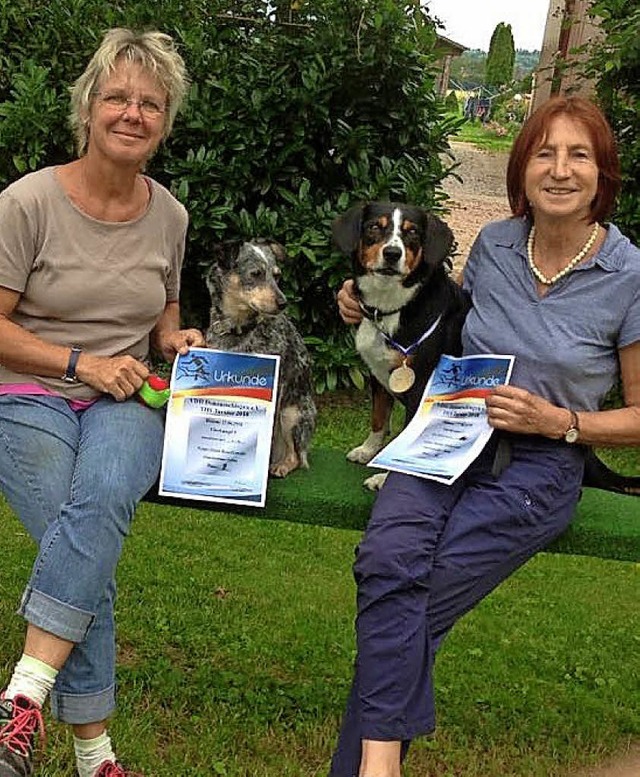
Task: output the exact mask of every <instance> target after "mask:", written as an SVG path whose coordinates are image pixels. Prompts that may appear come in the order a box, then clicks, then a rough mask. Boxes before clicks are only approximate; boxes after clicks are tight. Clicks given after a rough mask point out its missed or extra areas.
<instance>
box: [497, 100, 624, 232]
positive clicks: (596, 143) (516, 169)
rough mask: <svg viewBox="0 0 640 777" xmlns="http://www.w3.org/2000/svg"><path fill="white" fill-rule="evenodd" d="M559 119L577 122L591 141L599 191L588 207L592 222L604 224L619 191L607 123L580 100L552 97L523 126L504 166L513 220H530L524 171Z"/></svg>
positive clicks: (617, 168)
mask: <svg viewBox="0 0 640 777" xmlns="http://www.w3.org/2000/svg"><path fill="white" fill-rule="evenodd" d="M558 116H567V117H569V118H570V119H573V120H574V121H577V122H580V124H582V126H583V127H584V128H585V129H586V131H587V132H588V134H589V137H590V138H591V143H592V144H593V149H594V152H595V157H596V164H597V166H598V191H597V193H596V196H595V197H594V199H593V202H592V203H591V220H592V221H604V220H606V219H607V217H608V216H609V215H610V214H611V212H612V211H613V207H614V204H615V200H616V197H617V196H618V192H619V191H620V183H621V178H620V162H619V161H618V151H617V148H616V141H615V138H614V136H613V132H612V130H611V127H610V126H609V123H608V122H607V120H606V119H605V117H604V115H603V114H602V112H601V111H600V109H599V108H597V107H596V106H595V105H594V104H593V103H592V102H589V100H585V99H583V98H582V97H552V98H550V99H549V100H547V101H546V102H544V103H542V105H541V106H540V107H539V108H538V109H537V110H536V111H534V112H533V113H532V114H531V116H530V117H529V118H528V119H527V121H526V122H525V123H524V125H523V127H522V129H521V130H520V133H519V134H518V137H517V138H516V139H515V141H514V144H513V147H512V148H511V154H510V155H509V164H508V166H507V194H508V197H509V205H510V206H511V211H512V213H513V215H514V216H527V217H528V218H531V217H532V213H531V207H530V205H529V202H528V201H527V196H526V194H525V187H524V176H525V170H526V167H527V164H528V162H529V160H530V159H531V156H532V155H533V153H534V151H535V150H536V149H537V148H538V147H539V146H540V145H541V144H542V143H543V142H544V140H545V137H546V135H547V132H548V129H549V125H550V124H551V121H552V120H553V119H555V118H556V117H558Z"/></svg>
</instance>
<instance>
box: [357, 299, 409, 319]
mask: <svg viewBox="0 0 640 777" xmlns="http://www.w3.org/2000/svg"><path fill="white" fill-rule="evenodd" d="M358 305H359V306H360V310H361V311H362V315H363V316H364V317H365V318H368V319H369V321H379V320H380V319H381V318H382V316H392V315H393V314H394V313H399V312H400V311H401V310H402V307H399V308H396V309H395V310H385V311H384V312H383V311H382V310H380V308H372V307H371V306H370V305H365V303H364V302H363V301H362V300H361V299H359V300H358ZM403 307H404V306H403Z"/></svg>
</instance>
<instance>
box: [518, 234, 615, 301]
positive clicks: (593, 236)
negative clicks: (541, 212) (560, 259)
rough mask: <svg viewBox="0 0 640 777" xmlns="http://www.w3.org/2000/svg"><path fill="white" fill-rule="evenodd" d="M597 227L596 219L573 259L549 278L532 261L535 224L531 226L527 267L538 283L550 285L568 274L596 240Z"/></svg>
mask: <svg viewBox="0 0 640 777" xmlns="http://www.w3.org/2000/svg"><path fill="white" fill-rule="evenodd" d="M599 229H600V225H599V224H598V222H597V221H596V223H595V224H594V225H593V230H592V232H591V234H590V235H589V239H588V240H587V242H586V243H585V244H584V245H583V246H582V248H581V249H580V251H578V253H577V254H576V255H575V256H574V257H573V259H572V260H571V261H570V262H569V264H567V266H566V267H563V268H562V270H559V271H558V272H557V273H556V274H555V275H554V276H552V277H551V278H547V276H546V275H545V274H544V273H543V272H542V271H541V270H540V269H539V268H538V267H537V266H536V263H535V262H534V261H533V241H534V238H535V234H536V228H535V226H532V227H531V232H529V239H528V240H527V258H528V259H529V267H530V268H531V272H532V273H533V274H534V275H535V277H536V278H537V279H538V280H539V281H540V283H544V284H545V286H551V285H552V284H554V283H555V282H556V281H559V280H560V278H564V276H565V275H568V274H569V273H570V272H571V271H572V270H573V269H574V267H575V266H576V265H577V264H579V263H580V262H581V261H582V260H583V259H584V258H585V256H586V255H587V254H588V253H589V251H590V250H591V249H592V248H593V244H594V243H595V242H596V238H597V237H598V230H599Z"/></svg>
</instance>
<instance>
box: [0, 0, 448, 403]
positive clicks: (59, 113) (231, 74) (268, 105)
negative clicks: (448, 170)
mask: <svg viewBox="0 0 640 777" xmlns="http://www.w3.org/2000/svg"><path fill="white" fill-rule="evenodd" d="M272 5H274V6H276V5H277V4H272ZM281 5H284V10H281V11H278V9H277V8H276V14H277V15H278V16H279V21H280V22H284V23H274V21H273V18H271V19H266V18H265V9H266V4H265V3H263V2H260V1H259V0H255V1H254V2H231V1H230V0H229V1H228V2H215V1H214V2H211V1H209V2H204V0H199V1H198V2H194V1H193V0H191V1H190V0H156V1H155V2H150V0H147V2H135V0H134V1H131V2H117V1H116V2H112V3H109V4H107V3H104V2H102V0H100V1H99V2H98V0H76V2H74V3H69V2H68V0H50V2H48V3H39V2H34V0H0V35H1V38H2V42H3V46H2V49H1V51H0V186H5V185H6V184H7V183H9V182H10V181H11V180H13V179H15V178H17V177H18V176H20V175H22V174H23V173H25V172H27V171H29V170H34V169H37V168H39V167H41V166H43V165H46V164H55V163H59V162H64V161H67V160H69V159H70V158H71V157H72V155H73V149H72V143H71V135H70V132H69V129H68V126H67V122H66V116H67V111H68V93H67V90H68V87H69V86H70V84H71V83H72V82H73V81H74V80H75V78H76V77H77V76H78V75H79V74H80V73H81V71H82V70H83V68H84V66H85V64H86V62H87V61H88V59H89V57H90V55H91V53H92V52H93V50H94V49H95V47H96V45H97V43H98V42H99V40H100V38H101V36H102V34H103V32H104V31H105V30H106V29H107V28H109V27H113V26H129V27H134V28H149V27H151V28H158V29H162V30H163V31H165V32H168V33H169V34H171V35H173V36H174V37H175V39H176V40H177V41H178V43H179V46H180V49H181V52H182V54H183V56H184V57H185V60H186V62H187V66H188V69H189V72H190V74H191V78H192V82H193V85H192V89H191V92H190V95H189V99H188V102H187V105H186V107H185V111H184V113H183V115H182V117H179V118H178V120H177V122H176V125H175V128H174V132H173V134H172V136H171V138H170V139H169V140H168V142H167V143H166V145H165V146H163V148H162V149H161V150H160V151H159V152H158V153H157V155H156V157H155V158H154V159H153V160H152V161H151V163H150V165H149V172H150V174H151V175H153V176H154V177H156V178H157V179H158V180H160V181H161V182H163V183H164V184H165V185H167V186H169V187H170V188H171V190H172V191H173V192H174V193H175V194H176V195H177V196H178V197H179V199H181V200H182V201H183V202H184V204H185V205H186V207H187V208H188V210H189V213H190V216H191V227H190V232H189V244H188V252H187V260H186V264H185V271H184V289H183V309H184V316H185V322H186V323H188V324H190V325H196V326H205V325H206V323H207V308H208V298H207V295H206V290H205V288H204V284H203V283H202V279H201V272H202V270H203V269H206V267H207V266H208V264H209V262H210V257H211V256H212V250H211V248H212V245H213V244H214V243H215V242H217V241H219V240H221V239H231V238H238V237H243V238H246V237H251V236H256V235H262V236H268V237H272V238H275V239H277V240H279V241H280V242H282V243H283V244H284V245H286V247H287V249H288V253H289V256H290V262H289V263H288V266H287V267H286V268H284V283H285V291H286V293H287V295H288V297H289V299H290V303H291V304H290V313H291V315H292V317H293V318H294V319H296V320H297V322H298V325H299V327H300V329H301V331H302V332H303V334H304V335H305V336H306V338H307V342H308V343H309V346H310V349H311V351H312V355H313V357H314V363H315V367H316V385H317V388H318V390H319V391H322V390H324V389H325V388H329V389H333V388H335V387H339V386H346V385H350V384H352V383H355V384H356V385H362V375H361V373H360V367H359V360H358V358H357V356H356V354H355V352H354V349H353V344H352V340H351V335H350V333H349V332H348V331H347V328H346V327H344V326H343V325H342V323H341V322H340V321H339V318H338V316H337V314H336V309H335V302H334V292H335V290H336V289H337V288H338V287H339V285H340V283H341V281H342V279H343V278H344V277H345V276H346V275H347V274H348V273H349V271H350V268H349V266H348V263H347V262H346V261H345V260H344V259H343V258H342V257H340V256H339V255H337V254H336V253H335V252H332V250H331V245H330V224H331V221H332V219H333V218H334V216H335V215H336V213H338V212H341V211H342V210H344V209H345V208H346V207H347V206H348V205H350V204H352V203H353V202H354V201H356V200H359V199H369V198H391V199H399V200H408V201H413V202H415V203H419V204H424V205H430V206H436V207H437V205H438V202H439V200H440V199H441V198H442V197H443V195H442V193H441V192H439V190H438V186H439V183H440V182H441V180H442V178H443V176H444V174H445V171H444V170H443V164H442V161H441V157H440V153H441V152H442V151H444V150H445V149H446V148H447V136H448V134H449V133H450V132H451V129H452V122H454V120H452V119H445V117H444V110H443V106H442V104H441V102H440V101H439V100H438V99H437V97H436V96H435V90H434V83H435V72H434V54H433V45H434V42H435V33H434V29H433V26H432V25H431V23H430V22H428V21H427V19H426V17H425V16H424V14H423V12H422V11H420V10H419V9H418V8H416V7H413V8H412V9H410V10H406V9H405V8H404V4H402V3H396V2H393V0H351V2H349V3H345V2H343V1H342V0H313V1H311V0H309V1H308V2H304V3H293V4H292V3H291V2H287V3H285V4H281ZM292 6H301V9H300V10H298V11H293V10H291V9H292ZM454 123H455V122H454Z"/></svg>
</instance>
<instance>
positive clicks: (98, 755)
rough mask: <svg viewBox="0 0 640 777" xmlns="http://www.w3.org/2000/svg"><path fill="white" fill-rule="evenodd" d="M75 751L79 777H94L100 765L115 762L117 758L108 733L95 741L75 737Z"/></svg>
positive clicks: (103, 733)
mask: <svg viewBox="0 0 640 777" xmlns="http://www.w3.org/2000/svg"><path fill="white" fill-rule="evenodd" d="M73 749H74V750H75V753H76V766H77V767H78V777H93V775H94V774H95V773H96V772H97V771H98V769H99V767H100V765H101V764H102V763H104V762H105V761H113V762H114V763H115V760H116V757H115V754H114V752H113V748H112V747H111V738H110V737H109V735H108V734H107V732H106V731H103V732H102V734H100V736H97V737H95V739H79V738H78V737H76V736H74V737H73Z"/></svg>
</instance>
